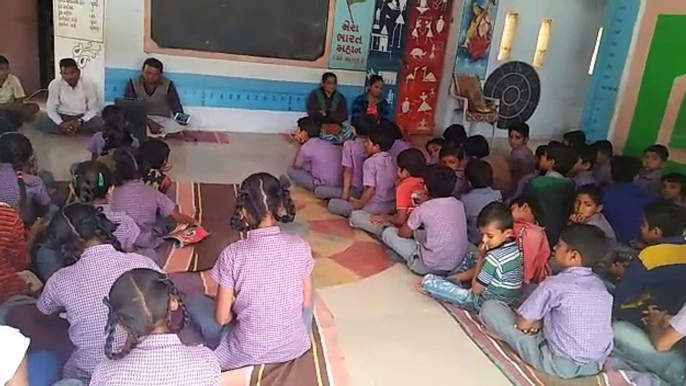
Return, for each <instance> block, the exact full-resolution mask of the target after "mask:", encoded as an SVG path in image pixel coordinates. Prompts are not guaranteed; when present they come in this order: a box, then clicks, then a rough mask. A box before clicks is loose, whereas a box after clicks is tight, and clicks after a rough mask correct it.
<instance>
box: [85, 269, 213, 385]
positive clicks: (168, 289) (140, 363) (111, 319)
mask: <svg viewBox="0 0 686 386" xmlns="http://www.w3.org/2000/svg"><path fill="white" fill-rule="evenodd" d="M105 302H106V304H107V307H108V309H109V312H108V317H107V327H106V331H107V338H106V339H105V344H104V352H105V356H106V357H107V359H105V360H103V361H102V362H100V364H98V366H97V367H96V368H95V371H94V372H93V376H92V378H91V383H90V384H91V385H93V386H99V385H188V386H201V385H218V384H219V376H220V372H221V370H220V369H219V362H218V361H217V357H216V356H215V355H214V353H213V352H212V350H210V349H209V348H207V347H205V346H186V345H184V344H183V343H181V340H180V339H179V337H178V335H177V333H178V332H179V331H180V330H181V329H182V328H183V327H184V326H185V324H186V321H187V320H188V315H187V313H186V306H185V305H184V303H183V300H181V296H180V294H179V290H178V289H177V288H176V287H175V286H174V284H173V283H172V282H171V280H169V278H168V277H167V275H165V274H163V273H160V272H157V271H154V270H151V269H145V268H136V269H134V270H131V271H128V272H126V273H124V274H122V275H121V276H119V278H118V279H117V280H116V281H115V282H114V284H113V285H112V288H111V289H110V290H109V296H108V297H107V298H106V299H105ZM179 309H180V310H181V311H182V313H183V316H184V318H183V319H181V323H179V325H178V326H175V325H174V324H173V320H174V319H173V318H172V314H173V313H174V312H175V311H177V310H179ZM117 328H119V329H120V330H123V331H125V332H126V338H127V342H128V344H127V345H125V346H124V347H122V348H119V347H117V346H116V345H115V343H114V336H115V331H116V330H117ZM153 368H160V369H164V371H151V370H152V369H153Z"/></svg>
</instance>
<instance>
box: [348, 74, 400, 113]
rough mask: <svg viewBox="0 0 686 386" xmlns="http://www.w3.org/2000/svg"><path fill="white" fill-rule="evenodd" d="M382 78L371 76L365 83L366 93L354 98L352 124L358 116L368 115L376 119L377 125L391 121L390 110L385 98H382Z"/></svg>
mask: <svg viewBox="0 0 686 386" xmlns="http://www.w3.org/2000/svg"><path fill="white" fill-rule="evenodd" d="M383 86H384V82H383V78H382V77H380V76H378V75H372V76H371V77H370V78H369V81H368V82H367V91H366V92H365V93H364V94H362V95H360V96H358V97H357V98H355V100H354V101H353V105H352V119H353V122H356V120H357V119H358V118H359V117H360V116H364V115H369V116H373V117H374V118H375V119H376V122H377V123H380V122H381V121H388V120H390V119H391V108H390V105H389V104H388V101H387V100H386V98H384V97H383Z"/></svg>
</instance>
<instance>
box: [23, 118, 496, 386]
mask: <svg viewBox="0 0 686 386" xmlns="http://www.w3.org/2000/svg"><path fill="white" fill-rule="evenodd" d="M26 134H27V135H28V136H29V137H30V138H31V141H32V143H33V145H34V147H35V149H36V153H37V156H38V162H39V165H40V166H41V168H42V169H46V170H50V171H52V172H53V173H54V174H55V177H56V178H57V179H58V180H67V179H68V178H69V172H68V168H69V165H71V164H72V163H74V162H78V161H83V160H86V159H88V158H89V154H88V152H87V151H86V143H87V140H88V138H86V137H74V138H67V137H57V136H45V135H43V134H40V133H37V132H34V131H32V130H30V129H29V130H27V132H26ZM229 140H230V143H229V144H228V145H218V144H191V143H181V142H180V141H173V143H171V145H172V156H171V159H172V163H173V166H174V168H173V170H172V172H171V175H172V177H173V178H174V179H178V180H186V181H198V182H224V183H239V182H240V181H241V180H242V179H243V178H245V177H247V176H248V175H250V174H251V173H255V172H259V171H266V172H269V173H272V174H274V175H277V176H278V175H279V174H282V173H284V172H285V171H286V167H287V166H288V165H289V164H290V162H291V160H292V159H293V156H294V154H295V150H296V148H295V146H294V145H290V144H287V143H285V141H284V139H283V137H282V136H280V135H275V134H234V133H232V134H230V136H229ZM418 281H419V278H418V277H417V276H413V275H412V274H410V273H409V271H408V270H407V269H405V267H403V266H400V265H395V266H394V267H392V268H390V269H388V270H386V271H384V272H382V273H381V274H378V275H376V276H372V277H370V278H367V279H364V280H361V281H358V282H355V283H353V284H346V285H340V286H333V287H326V288H320V289H319V294H320V295H321V297H322V298H323V299H324V301H325V303H326V304H327V305H328V307H329V308H330V309H331V311H332V312H333V314H334V316H335V319H336V326H337V330H338V335H339V341H340V345H341V348H342V351H343V354H344V355H345V357H346V361H347V366H348V370H349V373H350V380H351V382H350V385H353V386H367V385H384V386H385V385H389V386H390V385H393V386H404V385H432V384H440V385H451V386H452V385H479V386H505V385H510V382H509V381H508V380H507V379H506V378H505V376H503V375H502V373H501V372H500V371H499V370H498V369H497V368H496V366H495V365H493V364H492V363H491V362H490V361H489V359H488V358H487V357H486V356H485V355H484V354H483V353H482V352H481V351H480V350H479V348H478V347H476V345H475V344H474V343H472V341H471V340H470V339H469V338H468V337H467V335H466V334H465V333H464V332H463V331H462V329H461V328H460V327H459V325H458V324H457V323H456V322H454V321H453V320H452V318H451V317H450V316H448V314H447V313H446V311H444V310H443V308H442V307H441V306H439V305H438V303H436V302H435V301H433V300H431V299H429V298H427V297H425V296H423V295H421V294H419V293H418V292H417V291H416V290H415V286H416V284H417V282H418Z"/></svg>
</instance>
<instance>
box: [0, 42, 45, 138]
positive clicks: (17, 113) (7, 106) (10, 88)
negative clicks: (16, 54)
mask: <svg viewBox="0 0 686 386" xmlns="http://www.w3.org/2000/svg"><path fill="white" fill-rule="evenodd" d="M24 99H26V93H25V92H24V88H23V87H22V85H21V82H20V81H19V78H17V77H16V76H14V75H13V74H12V73H11V72H10V62H9V60H7V58H6V57H4V56H2V55H0V134H2V133H5V132H8V131H15V130H19V128H20V127H21V125H22V124H23V123H24V122H28V121H30V120H31V119H33V117H34V115H35V114H36V113H37V112H38V110H40V108H39V107H38V105H37V104H35V103H24Z"/></svg>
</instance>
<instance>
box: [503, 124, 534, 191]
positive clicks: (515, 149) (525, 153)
mask: <svg viewBox="0 0 686 386" xmlns="http://www.w3.org/2000/svg"><path fill="white" fill-rule="evenodd" d="M507 142H508V143H509V145H510V148H512V150H511V151H510V156H509V157H508V163H509V165H510V172H511V173H512V182H513V183H514V184H517V183H519V180H521V179H522V177H524V176H525V175H527V174H530V173H533V172H534V170H536V164H537V160H536V156H535V155H534V153H533V152H532V151H531V149H529V146H528V145H527V143H528V142H529V125H527V124H526V123H525V122H517V123H514V124H512V125H510V127H508V129H507Z"/></svg>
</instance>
